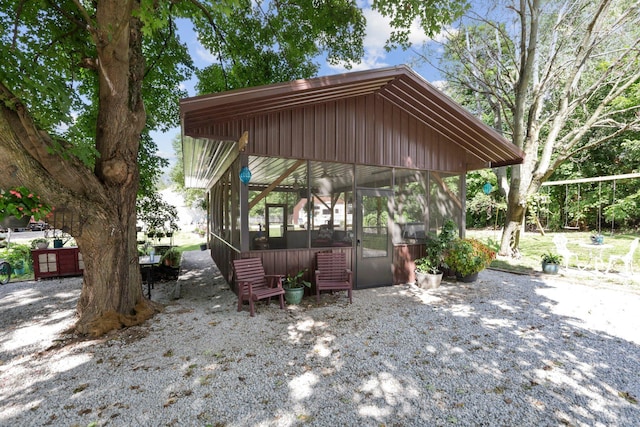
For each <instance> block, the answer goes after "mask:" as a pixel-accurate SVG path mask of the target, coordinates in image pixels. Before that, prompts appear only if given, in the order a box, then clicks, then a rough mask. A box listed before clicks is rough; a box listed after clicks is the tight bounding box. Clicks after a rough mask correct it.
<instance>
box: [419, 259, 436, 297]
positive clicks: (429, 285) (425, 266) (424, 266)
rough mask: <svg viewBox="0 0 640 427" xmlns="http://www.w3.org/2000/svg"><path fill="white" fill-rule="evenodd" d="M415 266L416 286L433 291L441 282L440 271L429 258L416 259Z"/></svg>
mask: <svg viewBox="0 0 640 427" xmlns="http://www.w3.org/2000/svg"><path fill="white" fill-rule="evenodd" d="M415 264H416V285H417V286H419V287H421V288H423V289H434V288H437V287H438V286H440V282H442V271H440V270H439V269H438V265H437V264H435V265H434V264H433V263H432V262H431V260H429V258H426V257H424V258H418V259H417V260H416V261H415Z"/></svg>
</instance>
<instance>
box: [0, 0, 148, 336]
mask: <svg viewBox="0 0 640 427" xmlns="http://www.w3.org/2000/svg"><path fill="white" fill-rule="evenodd" d="M134 7H137V3H136V2H133V1H129V2H127V3H126V4H124V3H123V2H122V1H118V0H111V1H101V2H98V9H97V13H96V20H95V28H91V29H90V31H91V34H92V35H93V37H94V41H95V43H96V48H97V50H96V52H97V56H98V58H97V64H99V65H98V67H97V72H98V78H99V94H98V95H99V108H98V111H99V113H98V120H97V129H96V148H97V150H98V152H99V153H100V156H99V158H98V159H97V161H96V165H95V169H94V170H93V171H92V170H90V169H89V168H87V167H86V166H85V165H83V164H82V163H81V162H80V161H79V160H77V159H75V158H73V157H71V156H68V155H62V154H59V153H56V152H55V151H54V150H52V147H53V144H52V141H51V138H50V137H49V136H48V135H47V134H46V133H45V132H43V131H41V130H39V129H38V128H37V126H36V125H35V123H34V121H33V120H32V118H31V116H30V115H29V113H28V112H27V110H26V108H25V107H24V106H23V105H22V103H21V102H20V101H19V100H18V99H17V98H16V97H15V96H13V94H12V93H11V92H10V90H9V89H8V88H6V87H5V86H3V85H2V84H1V83H0V101H3V102H0V113H1V114H0V155H2V158H5V159H12V160H13V162H12V164H11V166H10V167H6V168H0V182H2V183H3V185H9V186H14V185H25V186H27V187H28V188H30V189H31V190H33V191H34V192H36V193H38V194H39V195H40V196H41V197H42V198H43V199H44V200H45V201H47V202H48V203H50V204H52V205H54V206H58V207H61V206H64V207H65V208H66V209H68V210H69V211H70V212H72V213H73V215H74V217H75V218H77V220H76V224H75V227H73V230H72V232H73V234H72V236H73V237H74V238H75V239H76V242H77V243H78V247H79V249H80V252H81V253H82V255H83V260H84V264H85V270H84V278H83V285H82V291H81V295H80V299H79V302H78V315H79V317H78V321H77V323H76V327H75V329H76V331H77V332H79V333H82V334H91V335H94V336H98V335H101V334H103V333H105V332H107V331H109V330H112V329H117V328H121V327H123V326H130V325H134V324H138V323H140V322H142V321H144V320H146V319H148V318H149V317H151V316H152V315H153V314H154V313H155V312H157V311H158V310H159V305H158V304H155V303H153V302H151V301H149V300H147V299H145V298H144V297H143V294H142V280H141V277H140V267H139V264H138V251H137V246H136V228H135V227H136V204H135V201H136V194H137V190H138V178H139V169H138V163H137V161H138V160H137V157H138V147H139V141H140V134H141V131H142V129H143V127H144V125H145V120H146V115H145V112H144V106H143V103H142V95H141V90H142V79H143V73H144V57H143V55H142V42H141V41H142V39H141V37H142V35H141V23H140V21H139V20H138V19H137V18H132V8H134ZM123 53H124V54H123ZM54 226H58V227H60V228H63V229H64V227H68V224H61V223H58V224H54Z"/></svg>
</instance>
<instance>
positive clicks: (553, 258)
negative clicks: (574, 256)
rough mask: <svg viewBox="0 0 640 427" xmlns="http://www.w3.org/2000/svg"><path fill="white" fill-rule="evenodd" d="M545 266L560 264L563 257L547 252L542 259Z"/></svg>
mask: <svg viewBox="0 0 640 427" xmlns="http://www.w3.org/2000/svg"><path fill="white" fill-rule="evenodd" d="M540 258H542V262H543V263H545V264H560V263H562V255H560V254H557V253H555V252H546V253H544V254H542V256H541V257H540Z"/></svg>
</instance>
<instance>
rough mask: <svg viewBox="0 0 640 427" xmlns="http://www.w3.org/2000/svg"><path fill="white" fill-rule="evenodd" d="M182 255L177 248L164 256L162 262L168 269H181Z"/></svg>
mask: <svg viewBox="0 0 640 427" xmlns="http://www.w3.org/2000/svg"><path fill="white" fill-rule="evenodd" d="M181 257H182V253H181V252H180V251H179V250H178V249H176V248H170V249H168V250H167V251H166V252H165V253H164V254H163V255H162V260H161V262H162V263H163V264H164V265H166V266H167V267H179V266H180V258H181Z"/></svg>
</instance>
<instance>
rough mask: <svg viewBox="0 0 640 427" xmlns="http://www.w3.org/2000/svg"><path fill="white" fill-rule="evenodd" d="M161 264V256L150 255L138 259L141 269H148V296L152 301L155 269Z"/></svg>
mask: <svg viewBox="0 0 640 427" xmlns="http://www.w3.org/2000/svg"><path fill="white" fill-rule="evenodd" d="M159 262H160V256H159V255H149V256H141V257H138V264H140V267H141V268H142V267H146V268H147V280H146V282H147V296H148V297H149V299H151V289H152V288H153V267H155V266H156V265H157V264H158V263H159Z"/></svg>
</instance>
